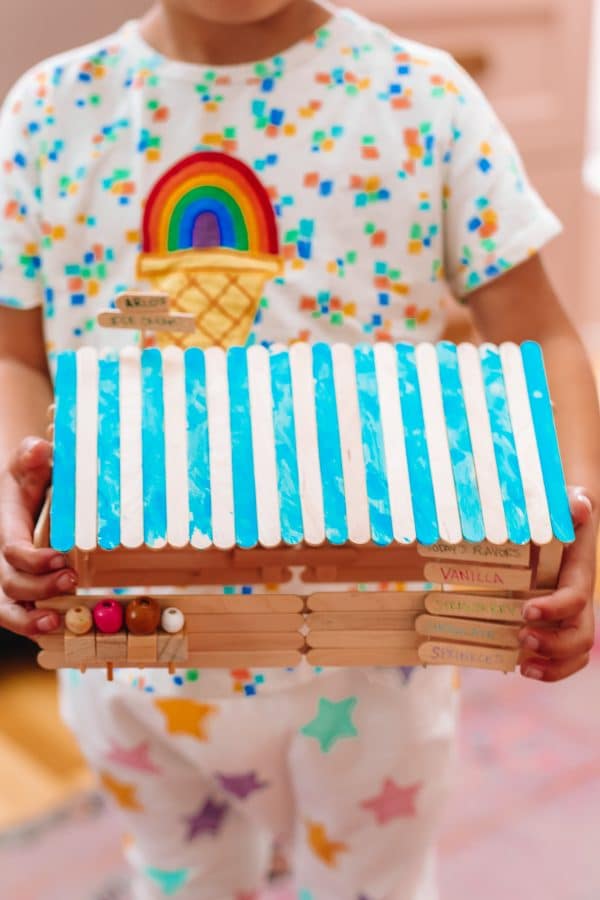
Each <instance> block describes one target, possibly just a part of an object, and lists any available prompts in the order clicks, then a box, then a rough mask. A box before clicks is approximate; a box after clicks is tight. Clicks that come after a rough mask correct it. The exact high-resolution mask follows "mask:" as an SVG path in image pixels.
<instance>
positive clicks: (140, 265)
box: [137, 151, 283, 348]
mask: <svg viewBox="0 0 600 900" xmlns="http://www.w3.org/2000/svg"><path fill="white" fill-rule="evenodd" d="M282 269H283V262H282V260H281V258H280V256H279V238H278V233H277V223H276V219H275V212H274V210H273V206H272V204H271V200H270V197H269V194H268V191H267V190H266V188H265V187H264V185H263V184H262V183H261V182H260V181H259V179H258V178H257V176H256V175H255V173H254V172H253V171H252V169H250V168H249V167H248V166H247V165H246V164H245V163H243V162H241V160H239V159H236V158H234V157H232V156H228V155H227V154H224V153H216V152H211V151H202V152H199V153H194V154H192V155H191V156H187V157H185V158H184V159H182V160H180V161H179V162H178V163H176V164H175V165H174V166H172V167H171V168H170V169H168V170H167V172H166V173H165V174H164V175H163V176H162V178H161V179H160V180H159V181H158V182H157V183H156V184H155V186H154V187H153V189H152V191H151V192H150V194H149V196H148V199H147V201H146V205H145V208H144V219H143V252H142V253H141V254H140V255H139V257H138V261H137V275H138V277H139V278H140V279H143V280H146V281H149V282H150V283H151V285H152V287H153V288H155V289H156V290H158V291H161V292H162V293H165V294H167V295H168V296H169V307H170V311H171V312H173V313H188V314H189V313H191V314H192V315H193V316H194V317H195V323H196V328H195V331H194V332H192V333H189V334H172V333H167V332H164V333H163V332H157V333H155V335H154V340H155V342H156V344H157V345H158V346H161V347H164V346H166V345H167V344H173V343H175V344H177V345H179V346H180V347H203V348H206V347H211V346H221V347H229V346H234V345H243V344H245V343H246V341H247V340H248V337H249V335H250V332H251V330H252V325H253V323H254V320H255V318H256V314H257V312H258V308H259V304H260V300H261V297H262V294H263V291H264V288H265V285H266V284H267V282H268V281H269V280H270V279H272V278H274V277H275V276H277V275H278V274H280V273H281V272H282Z"/></svg>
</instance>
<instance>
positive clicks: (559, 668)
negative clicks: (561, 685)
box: [521, 653, 590, 681]
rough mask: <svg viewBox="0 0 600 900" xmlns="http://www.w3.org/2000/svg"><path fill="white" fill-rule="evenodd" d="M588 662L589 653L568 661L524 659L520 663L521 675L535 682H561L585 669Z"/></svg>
mask: <svg viewBox="0 0 600 900" xmlns="http://www.w3.org/2000/svg"><path fill="white" fill-rule="evenodd" d="M589 661H590V656H589V653H583V654H582V655H581V656H576V657H574V658H571V659H568V660H548V659H537V658H533V659H526V660H523V662H522V663H521V674H522V675H524V676H525V678H533V679H534V680H535V681H561V680H562V679H563V678H569V677H570V676H571V675H574V674H575V673H576V672H579V671H581V669H585V667H586V666H587V664H588V663H589Z"/></svg>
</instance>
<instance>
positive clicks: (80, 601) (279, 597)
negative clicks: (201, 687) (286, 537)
mask: <svg viewBox="0 0 600 900" xmlns="http://www.w3.org/2000/svg"><path fill="white" fill-rule="evenodd" d="M134 597H153V598H154V599H155V600H157V601H158V603H160V605H161V607H162V608H163V609H164V608H165V607H167V606H175V607H177V609H180V610H181V611H182V612H183V613H195V614H198V615H199V614H204V613H206V614H217V613H218V614H219V615H230V614H232V613H248V614H252V615H254V614H256V615H270V614H273V613H276V614H281V613H299V612H302V609H303V607H304V602H303V600H302V597H298V596H297V595H296V594H188V595H186V596H183V595H178V594H160V593H153V592H152V591H139V592H136V593H135V594H131V595H123V596H122V597H120V598H117V599H119V600H120V602H121V603H123V604H124V605H126V604H127V603H129V601H130V600H132V599H133V598H134ZM100 599H101V596H100V595H96V596H81V595H78V594H71V595H65V596H63V597H54V598H51V599H50V600H40V601H39V602H38V603H36V606H37V608H38V609H55V610H56V611H57V612H66V610H67V609H70V608H71V607H72V606H87V607H89V608H90V609H91V608H92V607H94V606H95V605H96V603H97V602H98V600H100Z"/></svg>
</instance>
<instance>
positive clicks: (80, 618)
mask: <svg viewBox="0 0 600 900" xmlns="http://www.w3.org/2000/svg"><path fill="white" fill-rule="evenodd" d="M93 624H94V620H93V618H92V614H91V612H90V611H89V609H88V608H87V606H72V607H71V609H68V610H67V613H66V615H65V628H66V629H67V631H70V632H71V634H78V635H81V634H87V633H88V631H91V629H92V626H93Z"/></svg>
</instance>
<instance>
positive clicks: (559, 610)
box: [469, 256, 600, 681]
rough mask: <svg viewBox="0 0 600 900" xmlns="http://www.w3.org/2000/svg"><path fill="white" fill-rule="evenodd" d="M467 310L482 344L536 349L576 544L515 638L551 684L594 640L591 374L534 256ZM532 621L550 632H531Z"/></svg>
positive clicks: (595, 497) (596, 504)
mask: <svg viewBox="0 0 600 900" xmlns="http://www.w3.org/2000/svg"><path fill="white" fill-rule="evenodd" d="M469 305H470V307H471V310H472V312H473V316H474V319H475V324H476V326H477V329H478V331H479V332H480V334H481V335H482V337H483V338H484V340H489V341H492V342H493V343H496V344H499V343H502V342H503V341H515V342H517V343H518V342H520V341H524V340H529V339H532V340H536V341H538V342H539V343H540V344H541V346H542V349H543V351H544V356H545V361H546V367H547V371H548V380H549V383H550V391H551V394H552V398H553V402H554V404H555V413H556V421H557V427H558V432H559V437H560V443H561V449H562V453H563V460H564V466H565V474H566V478H567V483H568V484H569V485H570V486H571V507H572V511H573V517H574V520H575V523H576V525H578V528H577V540H576V542H575V544H574V545H573V547H572V548H570V549H569V550H568V551H567V552H566V554H565V558H564V563H563V567H562V571H561V577H560V582H559V587H558V589H557V590H556V591H555V592H554V593H553V594H551V595H550V596H548V597H544V598H543V599H541V598H540V599H536V600H535V601H530V602H529V604H528V606H527V612H526V615H527V613H528V615H527V618H528V619H529V623H530V624H529V625H528V627H527V628H526V629H524V630H523V634H522V639H523V641H524V645H525V646H526V647H528V648H530V652H531V658H529V659H528V660H527V661H526V662H525V663H524V664H523V666H522V671H523V673H524V674H528V675H529V677H534V678H540V679H542V680H545V681H557V680H559V679H561V678H566V677H567V676H568V675H572V674H573V673H574V672H577V671H578V670H579V669H581V668H583V667H584V666H585V665H586V663H587V661H588V654H589V651H590V650H591V647H592V644H593V639H594V615H593V605H592V602H593V590H594V572H595V562H596V560H595V553H596V535H597V532H598V525H599V522H600V416H599V413H598V398H597V394H596V387H595V383H594V376H593V373H592V369H591V366H590V363H589V361H588V359H587V356H586V353H585V350H584V349H583V345H582V343H581V340H580V339H579V336H578V335H577V332H576V331H575V329H574V328H573V326H572V324H571V322H570V321H569V319H568V317H567V315H566V314H565V311H564V310H563V308H562V306H561V304H560V302H559V301H558V299H557V296H556V294H555V292H554V290H553V289H552V286H551V284H550V282H549V280H548V278H547V276H546V273H545V271H544V267H543V265H542V263H541V261H540V258H539V257H538V256H534V257H532V258H531V259H530V260H529V261H527V262H525V263H523V264H522V265H519V266H517V267H515V268H514V269H512V270H511V271H510V272H508V273H507V274H505V275H504V276H502V277H501V278H498V279H496V280H494V281H491V282H489V283H488V284H487V285H486V286H485V287H483V288H480V289H479V290H478V291H475V292H473V293H472V294H471V296H470V298H469ZM586 498H588V499H587V500H586ZM537 611H539V613H538V612H537ZM536 617H537V618H539V619H540V620H543V621H544V622H548V623H552V626H553V627H552V628H551V629H550V630H541V629H538V630H536V629H535V620H536ZM535 641H538V642H539V646H538V648H537V649H536V648H535V647H534V642H535Z"/></svg>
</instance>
